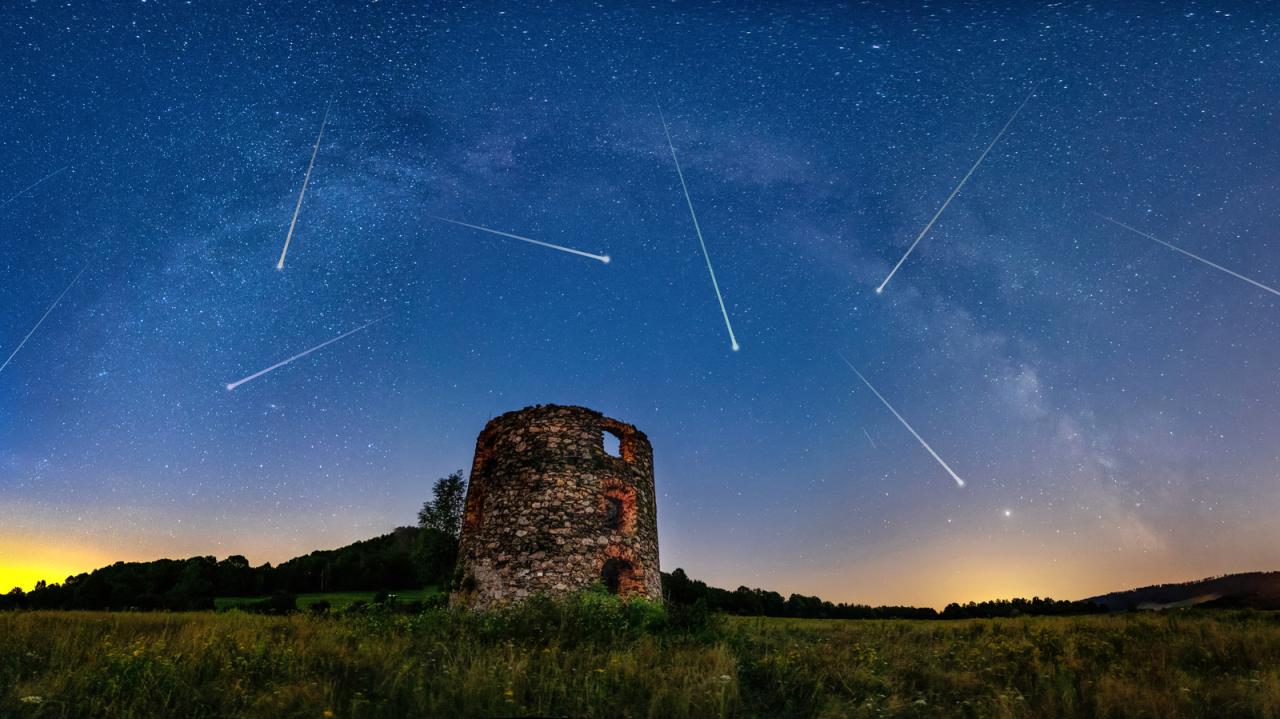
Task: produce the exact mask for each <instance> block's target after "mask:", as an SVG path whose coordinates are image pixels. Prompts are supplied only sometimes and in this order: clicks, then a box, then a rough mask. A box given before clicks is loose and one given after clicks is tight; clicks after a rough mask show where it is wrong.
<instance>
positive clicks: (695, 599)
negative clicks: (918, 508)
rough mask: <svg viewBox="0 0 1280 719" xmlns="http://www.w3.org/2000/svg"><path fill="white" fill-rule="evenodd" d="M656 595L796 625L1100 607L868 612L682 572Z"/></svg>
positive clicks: (1015, 604) (1027, 603)
mask: <svg viewBox="0 0 1280 719" xmlns="http://www.w3.org/2000/svg"><path fill="white" fill-rule="evenodd" d="M662 594H663V596H664V597H665V598H666V600H667V601H668V602H670V603H673V604H682V605H694V604H698V603H701V604H704V605H706V607H707V609H708V610H710V611H713V612H725V613H727V614H739V615H743V616H764V617H798V618H802V619H971V618H980V617H1017V616H1032V615H1037V616H1066V615H1076V614H1099V613H1102V612H1105V611H1106V608H1105V607H1103V606H1102V605H1100V604H1092V603H1088V602H1072V601H1066V600H1055V599H1048V598H1044V599H1042V598H1040V597H1034V598H1032V599H1021V598H1019V599H998V600H994V601H987V602H969V603H968V604H958V603H952V604H948V605H947V606H946V608H944V609H943V610H942V611H941V612H939V611H938V610H936V609H934V608H932V607H900V606H881V607H872V606H868V605H865V604H844V603H841V604H834V603H832V602H828V601H825V600H823V599H822V598H821V597H810V596H805V595H803V594H792V595H790V596H789V597H786V598H785V599H784V598H783V596H782V595H781V594H779V593H778V592H774V591H769V590H765V589H752V588H749V587H738V588H737V589H735V590H733V591H729V590H727V589H721V588H719V587H711V586H708V585H707V584H706V582H703V581H701V580H697V579H690V578H689V576H688V575H687V574H685V571H684V570H683V569H676V570H674V571H673V572H671V573H670V574H667V573H665V572H664V573H663V574H662Z"/></svg>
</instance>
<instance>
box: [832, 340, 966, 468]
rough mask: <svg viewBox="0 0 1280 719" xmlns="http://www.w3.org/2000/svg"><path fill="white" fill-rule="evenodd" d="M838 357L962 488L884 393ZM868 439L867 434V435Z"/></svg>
mask: <svg viewBox="0 0 1280 719" xmlns="http://www.w3.org/2000/svg"><path fill="white" fill-rule="evenodd" d="M840 359H842V360H844V363H845V364H847V365H849V369H851V370H853V373H854V374H856V375H858V379H860V380H862V383H863V384H865V385H866V386H867V389H869V390H871V393H872V394H874V395H875V396H876V397H877V398H879V399H880V401H881V402H882V403H884V406H885V407H887V408H888V409H889V411H890V412H892V413H893V416H894V417H897V418H898V421H899V422H901V423H902V426H903V427H906V428H907V431H908V432H910V433H911V436H912V437H915V438H916V441H917V442H919V443H920V446H921V447H924V448H925V449H926V450H927V451H928V452H929V454H931V455H933V458H934V459H936V460H938V464H940V465H942V468H943V469H945V470H947V474H949V475H951V478H952V479H954V480H955V481H956V486H957V487H960V488H962V489H963V488H964V480H963V479H960V476H959V475H957V474H956V473H955V472H954V471H953V470H952V469H951V467H948V466H947V463H946V462H944V461H942V457H939V456H938V453H937V452H935V451H933V447H930V446H929V443H928V442H926V441H924V437H921V436H920V435H919V434H916V431H915V430H914V429H912V428H911V425H909V424H907V420H905V419H903V418H902V415H900V414H898V410H896V409H894V408H893V405H891V404H889V400H887V399H885V398H884V395H882V394H880V392H878V391H877V390H876V388H875V387H872V386H871V383H870V382H868V381H867V378H866V377H863V376H862V373H861V372H859V371H858V368H857V367H854V366H853V364H852V363H851V362H849V360H847V359H845V358H844V355H841V356H840ZM868 439H870V437H869V436H868Z"/></svg>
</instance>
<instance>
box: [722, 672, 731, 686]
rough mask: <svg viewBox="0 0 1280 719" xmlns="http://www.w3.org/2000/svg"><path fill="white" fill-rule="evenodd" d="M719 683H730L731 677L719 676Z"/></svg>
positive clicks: (726, 675)
mask: <svg viewBox="0 0 1280 719" xmlns="http://www.w3.org/2000/svg"><path fill="white" fill-rule="evenodd" d="M720 681H722V682H724V683H725V684H728V683H729V682H730V681H733V677H730V676H729V675H728V674H721V675H720Z"/></svg>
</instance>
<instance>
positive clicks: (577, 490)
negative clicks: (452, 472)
mask: <svg viewBox="0 0 1280 719" xmlns="http://www.w3.org/2000/svg"><path fill="white" fill-rule="evenodd" d="M606 433H608V434H612V435H613V436H614V437H615V438H616V442H617V453H616V456H615V455H613V454H610V453H609V452H608V451H606V449H605V444H604V437H605V434H606ZM595 582H600V583H602V584H603V585H604V586H605V587H606V588H608V589H609V591H612V592H614V593H617V594H619V595H621V596H623V597H636V596H639V597H646V598H648V599H653V600H658V599H660V598H661V597H662V583H661V576H660V575H659V572H658V522H657V508H656V505H655V502H654V488H653V447H652V446H651V445H650V444H649V439H648V438H647V437H645V435H644V433H643V432H641V431H640V430H638V429H636V428H635V427H633V426H632V425H629V424H626V423H624V422H619V421H618V420H616V419H610V418H608V417H605V416H604V415H602V414H600V413H599V412H596V411H594V410H591V409H587V408H586V407H561V406H557V405H538V406H534V407H526V408H525V409H522V410H520V411H518V412H508V413H506V414H504V415H501V416H499V417H496V418H494V419H492V420H490V422H489V423H488V424H487V425H485V428H484V431H483V432H481V433H480V437H479V438H478V439H477V440H476V455H475V461H474V462H473V464H472V466H471V481H470V483H469V485H468V487H467V502H466V509H465V510H464V513H463V518H462V538H461V546H460V550H459V554H458V569H457V571H456V572H455V575H454V586H453V592H452V594H451V601H452V602H453V603H455V604H460V605H463V606H467V607H470V608H474V609H485V608H489V607H494V606H500V605H503V604H507V603H510V602H513V601H519V600H521V599H524V598H526V597H529V596H531V595H534V594H538V593H543V594H549V595H557V594H565V593H568V592H573V591H576V590H579V589H583V588H585V587H588V586H590V585H592V584H593V583H595Z"/></svg>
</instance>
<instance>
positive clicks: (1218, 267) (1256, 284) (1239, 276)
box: [1093, 212, 1280, 296]
mask: <svg viewBox="0 0 1280 719" xmlns="http://www.w3.org/2000/svg"><path fill="white" fill-rule="evenodd" d="M1093 214H1095V215H1098V217H1101V218H1102V219H1104V220H1106V221H1107V222H1110V223H1111V224H1113V225H1119V226H1120V227H1123V228H1124V229H1126V230H1128V231H1130V232H1133V233H1134V234H1138V235H1142V236H1143V237H1145V238H1147V239H1148V240H1152V241H1154V242H1159V243H1160V244H1162V245H1164V246H1165V247H1168V248H1169V249H1171V250H1173V251H1174V252H1181V253H1182V254H1184V255H1186V256H1187V257H1190V258H1191V259H1193V260H1196V261H1198V262H1203V263H1204V264H1206V265H1208V266H1210V267H1212V268H1213V269H1215V270H1221V271H1223V272H1225V273H1227V274H1229V275H1231V276H1232V277H1235V278H1236V279H1240V280H1244V281H1245V282H1248V283H1249V284H1251V285H1253V286H1254V287H1258V288H1261V289H1264V290H1266V291H1267V292H1270V293H1271V294H1273V295H1277V296H1280V291H1277V290H1275V289H1272V288H1270V287H1267V286H1266V285H1264V284H1262V283H1261V282H1255V281H1254V280H1251V279H1249V278H1248V277H1245V276H1244V275H1242V274H1239V273H1236V272H1232V271H1231V270H1228V269H1227V268H1225V267H1223V266H1222V265H1217V264H1214V263H1212V262H1210V261H1208V260H1206V259H1205V258H1203V257H1201V256H1199V255H1193V254H1191V253H1190V252H1187V251H1186V250H1184V249H1182V248H1181V247H1174V246H1173V245H1171V244H1169V243H1168V242H1165V241H1164V240H1162V239H1160V238H1159V237H1154V236H1152V235H1148V234H1147V233H1145V232H1143V231H1142V230H1139V229H1137V228H1136V227H1130V226H1129V225H1126V224H1124V223H1123V222H1120V221H1119V220H1113V219H1111V218H1110V217H1107V216H1106V215H1101V214H1098V213H1097V212H1095V213H1093Z"/></svg>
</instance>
